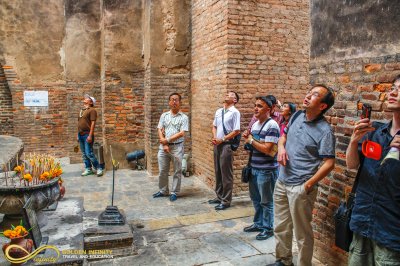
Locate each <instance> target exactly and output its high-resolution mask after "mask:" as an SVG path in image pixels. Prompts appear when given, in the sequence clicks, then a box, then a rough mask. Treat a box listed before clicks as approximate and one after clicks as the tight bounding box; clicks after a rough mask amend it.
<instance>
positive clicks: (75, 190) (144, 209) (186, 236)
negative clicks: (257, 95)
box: [0, 164, 322, 266]
mask: <svg viewBox="0 0 400 266" xmlns="http://www.w3.org/2000/svg"><path fill="white" fill-rule="evenodd" d="M82 167H83V166H82V165H81V164H65V165H64V166H63V170H64V174H63V179H64V180H65V183H64V184H65V186H66V194H65V197H64V199H63V200H62V201H61V202H60V203H59V208H58V209H57V211H58V212H59V215H57V214H56V212H57V211H56V212H55V213H53V214H48V215H50V216H49V217H50V218H51V215H53V216H54V217H55V216H59V217H61V218H59V219H61V220H65V219H68V218H63V217H67V216H68V215H71V214H72V212H73V211H70V210H69V209H68V208H67V209H65V208H64V207H63V206H64V205H65V206H69V205H68V204H67V203H68V202H71V203H73V202H74V200H75V199H79V198H84V201H83V208H84V210H85V211H87V212H95V211H97V212H101V211H103V210H104V209H105V208H106V206H107V205H111V188H112V172H111V171H108V172H106V173H105V175H104V176H102V177H97V176H94V175H93V176H87V177H81V176H80V173H81V169H82ZM157 190H158V179H157V177H156V176H148V175H147V174H146V172H145V171H133V170H129V169H122V170H118V171H116V172H115V198H114V205H116V206H118V208H119V209H122V210H123V211H124V213H125V214H126V220H127V222H128V224H129V225H130V226H131V228H132V230H133V236H134V248H135V252H134V253H135V255H130V256H121V257H114V259H112V260H101V261H90V262H87V261H85V262H84V264H85V265H93V266H102V265H127V266H128V265H129V266H131V265H266V264H267V263H272V262H274V260H275V259H274V248H275V242H274V239H273V238H270V239H268V240H265V241H258V240H255V235H256V233H244V232H243V227H245V226H247V225H249V224H251V222H252V215H253V212H254V211H253V207H252V204H251V202H250V199H249V197H248V196H247V194H243V195H242V196H240V197H236V198H234V199H233V203H232V207H231V208H229V209H227V210H223V211H215V210H214V208H213V205H210V204H208V203H207V200H208V199H211V198H213V197H214V192H213V191H212V190H211V189H210V188H208V187H207V186H205V185H204V183H202V182H201V181H199V180H198V179H197V178H196V177H194V176H191V177H186V178H183V180H182V189H181V194H180V195H179V197H178V200H177V201H175V202H170V201H169V200H168V198H157V199H153V198H152V194H153V193H154V192H156V191H157ZM50 220H51V219H50ZM75 220H76V219H75ZM64 222H66V224H68V226H71V225H70V224H69V221H67V220H65V221H64ZM58 224H59V228H58V231H59V232H60V231H62V232H63V233H62V234H60V238H59V239H58V240H57V239H55V237H54V236H53V237H50V239H51V241H53V242H54V243H49V244H55V245H57V246H59V245H61V243H64V244H68V243H67V242H71V241H70V240H68V239H69V238H68V237H70V238H71V235H79V234H78V233H77V234H72V233H73V231H74V230H75V229H76V228H75V229H73V230H72V229H69V227H68V228H67V227H66V229H63V228H64V227H62V224H63V222H59V223H58ZM47 227H49V226H47ZM47 227H46V228H47ZM75 227H77V228H78V229H80V230H82V224H80V225H76V226H75ZM53 229H54V228H53ZM49 230H51V228H50V229H49ZM71 230H72V231H71ZM47 231H48V230H47ZM58 234H59V233H57V235H58ZM66 235H67V236H66ZM68 235H70V236H68ZM79 237H81V236H79ZM53 238H54V239H53ZM74 238H77V237H74ZM51 241H50V242H51ZM57 241H58V242H60V243H58V242H57ZM71 243H73V241H72V242H71ZM75 248H77V247H75ZM110 248H111V247H110ZM295 249H296V247H295V245H294V254H296V250H295ZM0 261H1V260H0ZM4 263H5V261H4V260H3V261H2V263H0V265H6V264H4ZM28 264H29V265H32V263H28ZM295 265H296V264H295ZM313 265H318V266H319V265H322V264H321V263H320V262H318V261H314V262H313Z"/></svg>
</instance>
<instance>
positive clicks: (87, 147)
mask: <svg viewBox="0 0 400 266" xmlns="http://www.w3.org/2000/svg"><path fill="white" fill-rule="evenodd" d="M88 137H89V134H85V135H81V134H79V133H78V140H79V146H80V148H81V151H82V160H83V162H84V163H85V168H86V169H91V168H92V166H93V168H95V169H97V168H98V167H99V162H98V161H97V159H96V156H95V155H94V153H93V142H94V137H93V138H92V142H91V143H88V142H87V141H86V139H87V138H88Z"/></svg>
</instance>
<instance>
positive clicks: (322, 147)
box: [272, 85, 335, 266]
mask: <svg viewBox="0 0 400 266" xmlns="http://www.w3.org/2000/svg"><path fill="white" fill-rule="evenodd" d="M334 101H335V98H334V95H333V92H332V90H331V89H330V88H328V87H326V86H324V85H314V86H312V89H311V90H310V91H309V92H308V93H307V94H306V96H305V98H304V100H303V108H304V111H298V112H296V113H295V114H293V115H292V117H291V119H290V120H289V123H288V126H287V127H286V129H285V130H284V134H283V135H282V136H281V137H280V139H279V142H278V162H279V163H280V164H281V165H282V167H281V168H280V169H279V177H278V180H277V181H276V185H275V190H274V222H275V228H274V235H275V242H276V248H275V251H276V262H275V263H274V264H272V265H276V266H280V265H293V263H292V258H293V256H292V238H293V229H294V234H295V237H296V242H297V247H298V250H299V254H298V259H297V265H299V266H305V265H311V260H312V256H313V246H314V233H313V229H312V226H311V220H312V210H313V208H314V202H315V200H316V198H317V192H318V188H317V184H318V182H319V181H320V180H321V179H323V178H324V177H326V176H327V175H328V174H329V172H331V171H332V170H333V168H334V165H335V135H334V134H333V131H332V128H331V126H330V125H329V123H328V122H327V121H326V119H325V118H324V113H325V112H326V111H327V110H328V109H329V108H330V107H332V105H333V104H334Z"/></svg>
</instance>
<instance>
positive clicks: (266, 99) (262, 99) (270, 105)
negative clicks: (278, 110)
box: [256, 96, 272, 108]
mask: <svg viewBox="0 0 400 266" xmlns="http://www.w3.org/2000/svg"><path fill="white" fill-rule="evenodd" d="M256 100H261V101H263V102H265V103H266V104H267V105H268V107H269V108H272V101H271V99H269V98H268V97H267V96H260V97H256Z"/></svg>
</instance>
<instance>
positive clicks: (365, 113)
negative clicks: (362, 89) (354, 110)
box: [361, 103, 372, 119]
mask: <svg viewBox="0 0 400 266" xmlns="http://www.w3.org/2000/svg"><path fill="white" fill-rule="evenodd" d="M371 112H372V107H371V105H369V104H368V103H363V104H362V112H361V119H364V118H368V119H371Z"/></svg>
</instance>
